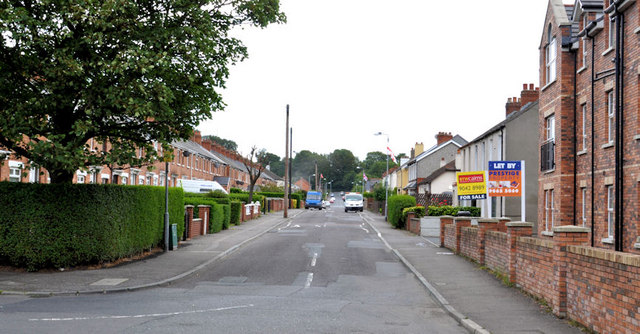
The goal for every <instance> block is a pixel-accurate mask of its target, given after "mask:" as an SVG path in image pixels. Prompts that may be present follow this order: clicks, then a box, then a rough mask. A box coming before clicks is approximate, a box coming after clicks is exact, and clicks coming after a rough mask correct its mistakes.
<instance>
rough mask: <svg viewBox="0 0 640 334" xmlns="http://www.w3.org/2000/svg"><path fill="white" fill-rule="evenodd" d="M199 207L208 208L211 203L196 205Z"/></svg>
mask: <svg viewBox="0 0 640 334" xmlns="http://www.w3.org/2000/svg"><path fill="white" fill-rule="evenodd" d="M198 207H199V208H210V207H211V205H198Z"/></svg>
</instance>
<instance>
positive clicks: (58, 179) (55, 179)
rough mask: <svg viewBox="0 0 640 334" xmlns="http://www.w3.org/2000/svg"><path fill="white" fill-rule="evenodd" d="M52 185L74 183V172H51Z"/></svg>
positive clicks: (59, 170)
mask: <svg viewBox="0 0 640 334" xmlns="http://www.w3.org/2000/svg"><path fill="white" fill-rule="evenodd" d="M49 176H50V177H51V183H73V172H70V171H67V170H61V169H58V170H50V171H49Z"/></svg>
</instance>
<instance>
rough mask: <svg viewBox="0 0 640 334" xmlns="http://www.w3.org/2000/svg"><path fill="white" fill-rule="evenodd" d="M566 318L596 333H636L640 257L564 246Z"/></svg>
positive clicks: (639, 300)
mask: <svg viewBox="0 0 640 334" xmlns="http://www.w3.org/2000/svg"><path fill="white" fill-rule="evenodd" d="M567 253H568V269H567V314H568V316H569V317H570V318H571V319H574V320H576V321H578V322H580V323H582V324H587V327H589V328H590V329H592V330H594V331H596V332H598V333H640V321H639V320H638V313H639V312H640V309H639V307H638V305H640V256H639V255H632V254H626V253H620V252H614V251H609V250H603V249H597V248H591V247H580V246H568V247H567Z"/></svg>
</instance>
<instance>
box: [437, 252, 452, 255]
mask: <svg viewBox="0 0 640 334" xmlns="http://www.w3.org/2000/svg"><path fill="white" fill-rule="evenodd" d="M436 254H438V255H453V253H450V252H436Z"/></svg>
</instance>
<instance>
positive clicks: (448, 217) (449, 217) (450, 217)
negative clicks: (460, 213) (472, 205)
mask: <svg viewBox="0 0 640 334" xmlns="http://www.w3.org/2000/svg"><path fill="white" fill-rule="evenodd" d="M440 218H447V219H454V218H456V217H454V216H447V215H445V216H440Z"/></svg>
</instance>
